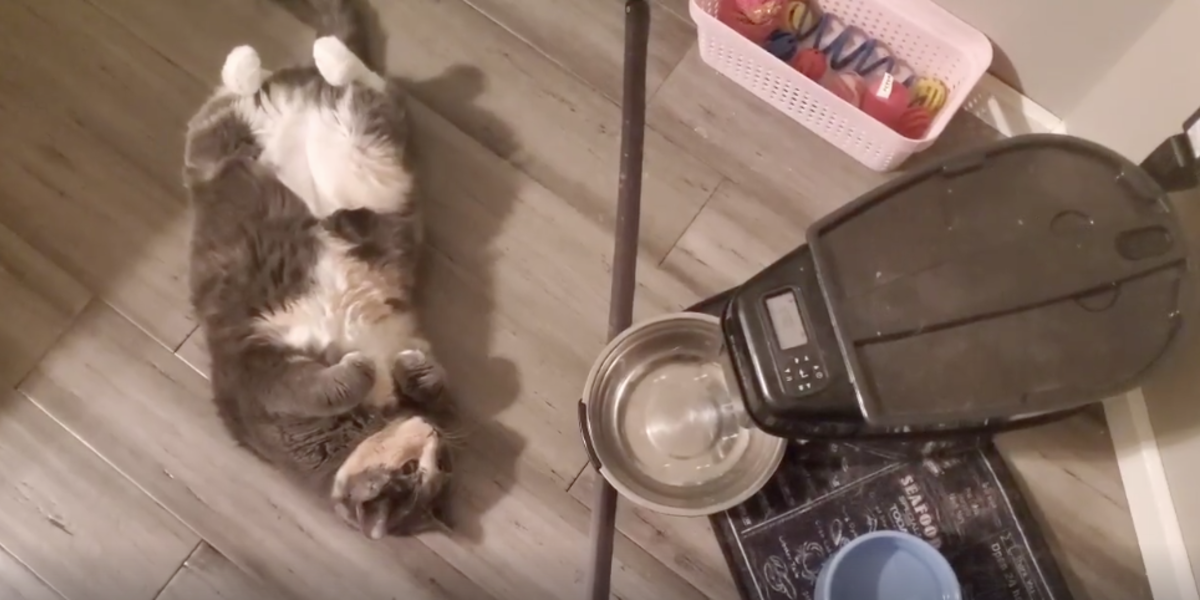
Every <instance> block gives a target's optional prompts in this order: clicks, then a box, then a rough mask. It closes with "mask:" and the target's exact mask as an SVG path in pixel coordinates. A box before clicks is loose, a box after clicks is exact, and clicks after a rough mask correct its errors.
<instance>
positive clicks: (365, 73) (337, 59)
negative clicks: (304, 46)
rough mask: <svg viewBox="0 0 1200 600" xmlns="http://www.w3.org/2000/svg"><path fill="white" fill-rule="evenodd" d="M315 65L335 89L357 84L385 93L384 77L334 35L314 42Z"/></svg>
mask: <svg viewBox="0 0 1200 600" xmlns="http://www.w3.org/2000/svg"><path fill="white" fill-rule="evenodd" d="M313 63H315V64H316V66H317V71H318V72H320V73H321V77H322V78H323V79H324V80H325V82H326V83H328V84H329V85H332V86H334V87H344V86H347V85H350V84H351V83H355V82H358V83H361V84H363V85H366V86H367V87H369V88H372V89H375V90H378V91H383V89H384V87H386V83H385V82H384V80H383V78H382V77H380V76H379V75H377V74H376V73H375V72H374V71H372V70H371V69H369V68H367V65H366V64H364V63H363V61H362V59H361V58H359V57H358V55H356V54H354V52H353V51H352V50H350V48H347V47H346V44H344V43H343V42H342V40H339V39H337V38H336V37H334V36H332V35H327V36H325V37H322V38H318V39H317V41H316V42H313Z"/></svg>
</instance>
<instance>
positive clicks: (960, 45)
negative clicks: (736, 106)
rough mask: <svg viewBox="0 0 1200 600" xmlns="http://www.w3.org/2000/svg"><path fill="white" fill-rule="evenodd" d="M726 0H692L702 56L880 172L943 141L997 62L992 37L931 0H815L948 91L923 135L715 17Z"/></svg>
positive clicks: (898, 164)
mask: <svg viewBox="0 0 1200 600" xmlns="http://www.w3.org/2000/svg"><path fill="white" fill-rule="evenodd" d="M719 2H720V0H691V6H690V12H691V15H692V20H694V21H695V22H696V29H697V32H698V36H699V42H700V58H701V59H703V60H704V62H705V63H707V64H708V65H709V66H711V67H713V68H714V69H716V70H717V71H718V72H720V73H721V74H723V75H725V76H726V77H729V78H730V79H732V80H734V81H735V82H737V83H738V84H740V85H741V86H742V87H744V88H746V89H747V90H749V91H750V92H751V93H753V94H754V95H755V96H758V97H759V98H762V99H763V100H765V101H767V102H768V103H769V104H771V105H772V106H774V107H775V108H777V109H779V110H781V111H783V112H784V113H785V114H787V115H788V116H790V117H792V118H793V119H795V120H796V121H798V122H800V124H801V125H804V126H805V127H807V128H809V129H811V130H812V131H813V132H815V133H816V134H817V135H819V136H821V137H822V138H823V139H825V141H827V142H829V143H831V144H833V145H834V146H837V147H838V148H840V149H841V150H842V151H844V152H846V153H847V154H849V155H850V156H853V157H854V158H855V159H857V160H858V161H859V162H861V163H863V164H864V165H866V166H867V167H869V168H871V169H873V170H875V171H890V170H892V169H894V168H896V167H898V166H900V164H901V163H903V162H904V161H905V160H907V159H908V157H910V156H912V155H913V154H916V153H917V152H920V151H922V150H924V149H926V148H928V147H929V146H931V145H933V143H934V142H935V141H936V140H937V138H938V136H939V135H941V133H942V131H943V130H944V129H945V128H946V124H947V123H949V122H950V119H951V118H953V117H954V114H955V113H956V112H958V109H959V107H961V106H962V104H963V102H964V101H966V99H967V96H968V95H969V94H970V93H971V89H972V88H974V87H975V84H977V83H979V80H980V79H981V78H982V77H983V74H984V72H986V71H987V69H988V67H989V66H990V65H991V63H992V45H991V43H990V42H989V41H988V39H987V37H986V36H984V35H983V34H982V33H980V32H979V31H978V30H976V29H974V28H973V27H971V26H970V25H967V24H966V23H964V22H962V21H961V20H960V19H958V18H957V17H955V16H954V15H951V14H950V13H949V12H947V11H946V10H945V9H943V8H941V7H940V6H938V5H936V4H934V3H933V2H932V1H930V0H809V2H816V3H817V6H818V7H819V8H820V10H821V11H822V12H829V13H832V14H834V15H836V16H837V17H838V18H840V19H841V20H842V21H843V22H844V23H846V24H848V25H855V26H857V27H859V28H860V29H862V30H863V31H864V32H866V33H867V34H868V35H871V36H873V37H875V38H876V39H878V40H879V41H880V42H883V43H884V44H885V45H886V46H887V48H888V49H889V50H890V51H891V52H892V53H893V54H895V55H896V56H897V57H898V58H900V59H903V60H904V61H905V62H906V63H908V65H909V66H911V67H912V68H913V70H914V71H915V72H916V73H918V74H919V75H926V76H931V77H937V78H938V79H941V80H942V81H943V82H945V84H946V86H947V88H948V89H949V93H948V94H947V95H946V103H945V105H944V106H943V108H942V110H941V111H940V112H939V113H938V114H937V116H936V117H934V119H933V122H932V123H931V124H930V127H929V131H928V132H927V133H926V134H925V137H924V138H922V139H919V140H912V139H908V138H905V137H904V136H902V135H900V134H899V133H896V132H895V131H893V130H892V129H891V128H889V127H887V126H886V125H884V124H883V123H880V122H879V121H876V120H875V119H874V118H872V117H870V116H868V115H867V114H866V113H864V112H862V111H861V110H860V109H858V108H857V107H855V106H853V105H851V104H850V103H849V102H846V101H845V100H843V99H841V98H839V97H838V96H837V95H836V94H834V93H833V92H831V91H829V90H827V89H825V88H824V87H822V86H821V85H819V84H818V83H817V82H815V81H813V80H811V79H809V78H808V77H805V76H804V75H801V74H800V72H798V71H796V70H795V69H794V68H792V66H791V65H789V64H788V63H786V62H784V61H782V60H779V59H778V58H776V57H775V56H773V55H772V54H771V53H770V52H767V50H766V49H764V48H762V47H760V46H758V45H757V44H755V43H754V42H752V41H750V40H748V39H746V38H745V37H743V36H742V35H741V34H740V33H738V32H736V31H734V30H733V29H732V28H730V27H729V26H727V25H725V24H724V23H722V22H720V21H718V20H717V17H716V14H717V5H718V3H719Z"/></svg>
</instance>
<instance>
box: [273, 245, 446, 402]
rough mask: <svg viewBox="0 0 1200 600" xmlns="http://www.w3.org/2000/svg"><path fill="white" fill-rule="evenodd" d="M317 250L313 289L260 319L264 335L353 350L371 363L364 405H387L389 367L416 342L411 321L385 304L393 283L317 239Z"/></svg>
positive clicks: (343, 249)
mask: <svg viewBox="0 0 1200 600" xmlns="http://www.w3.org/2000/svg"><path fill="white" fill-rule="evenodd" d="M322 245H323V250H322V253H321V256H320V259H319V260H318V261H317V264H316V266H315V268H314V270H313V285H312V288H311V289H310V290H308V292H307V293H306V294H304V295H303V296H301V297H299V298H297V299H295V300H294V301H292V302H290V303H289V304H288V305H287V306H284V307H281V308H280V309H278V310H276V311H273V312H271V313H268V314H266V315H263V316H262V317H261V327H262V330H263V331H264V333H267V334H268V335H271V336H273V337H275V338H276V339H278V340H280V341H282V342H283V343H285V344H287V345H289V346H292V347H295V348H298V349H304V350H307V351H320V352H324V351H325V350H327V349H329V348H337V349H340V350H341V351H343V352H350V351H358V352H362V353H363V354H365V355H366V356H367V357H369V358H371V359H372V360H374V361H375V367H376V377H375V388H374V390H373V392H372V395H371V398H370V401H371V402H372V403H374V404H376V405H377V406H381V405H383V404H386V403H389V402H390V401H391V400H392V397H393V394H394V386H393V382H392V365H393V362H394V360H395V358H396V355H397V354H399V353H400V352H401V351H404V350H410V349H417V350H423V349H424V348H421V347H420V344H421V342H420V341H418V340H417V339H416V338H415V337H414V335H415V333H416V328H415V321H414V319H413V317H411V316H407V315H404V314H402V313H398V312H397V311H395V310H394V309H393V307H392V306H391V305H389V304H388V300H389V298H392V297H394V290H395V289H396V288H395V284H394V282H392V281H390V280H389V279H388V277H386V275H384V274H382V273H379V272H377V271H374V270H372V269H370V268H368V267H367V265H366V264H365V263H363V262H361V261H359V260H357V259H355V258H353V257H351V256H350V254H349V247H348V246H347V245H346V244H344V243H341V242H340V241H337V240H333V239H331V238H329V237H328V236H323V239H322Z"/></svg>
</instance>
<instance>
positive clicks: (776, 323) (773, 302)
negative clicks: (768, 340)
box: [767, 291, 808, 350]
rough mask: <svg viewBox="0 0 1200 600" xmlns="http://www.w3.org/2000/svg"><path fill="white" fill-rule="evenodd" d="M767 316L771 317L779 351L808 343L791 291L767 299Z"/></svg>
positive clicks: (802, 320) (794, 296)
mask: <svg viewBox="0 0 1200 600" xmlns="http://www.w3.org/2000/svg"><path fill="white" fill-rule="evenodd" d="M767 314H769V315H770V316H771V327H772V328H773V329H774V330H775V339H776V340H777V341H778V342H779V349H780V350H791V349H792V348H798V347H800V346H803V345H805V344H807V343H808V331H807V330H806V329H805V328H804V319H803V317H801V316H800V307H799V306H798V305H797V304H796V295H795V294H793V293H792V292H791V291H787V292H784V293H782V294H776V295H774V296H771V297H770V298H767Z"/></svg>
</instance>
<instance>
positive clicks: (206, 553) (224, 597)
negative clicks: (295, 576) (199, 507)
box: [155, 542, 286, 600]
mask: <svg viewBox="0 0 1200 600" xmlns="http://www.w3.org/2000/svg"><path fill="white" fill-rule="evenodd" d="M285 598H286V596H285V595H283V594H280V593H279V592H277V591H276V590H271V589H268V588H266V587H265V586H263V584H262V582H260V581H257V580H256V579H255V578H254V577H252V576H250V575H249V574H247V573H245V572H244V571H242V570H241V569H239V568H238V566H237V565H235V564H233V563H231V562H229V559H227V558H225V557H224V556H222V555H221V553H220V552H217V551H216V550H214V549H213V547H212V546H209V545H208V544H207V543H205V542H200V544H199V545H197V546H196V549H195V550H194V551H193V552H192V554H191V556H188V558H187V560H186V561H184V563H183V566H182V567H180V568H179V570H178V571H176V572H175V576H174V577H172V578H171V581H170V582H168V583H167V586H166V587H164V588H163V590H162V591H161V592H159V594H158V596H156V597H155V600H251V599H253V600H259V599H261V600H284V599H285Z"/></svg>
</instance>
